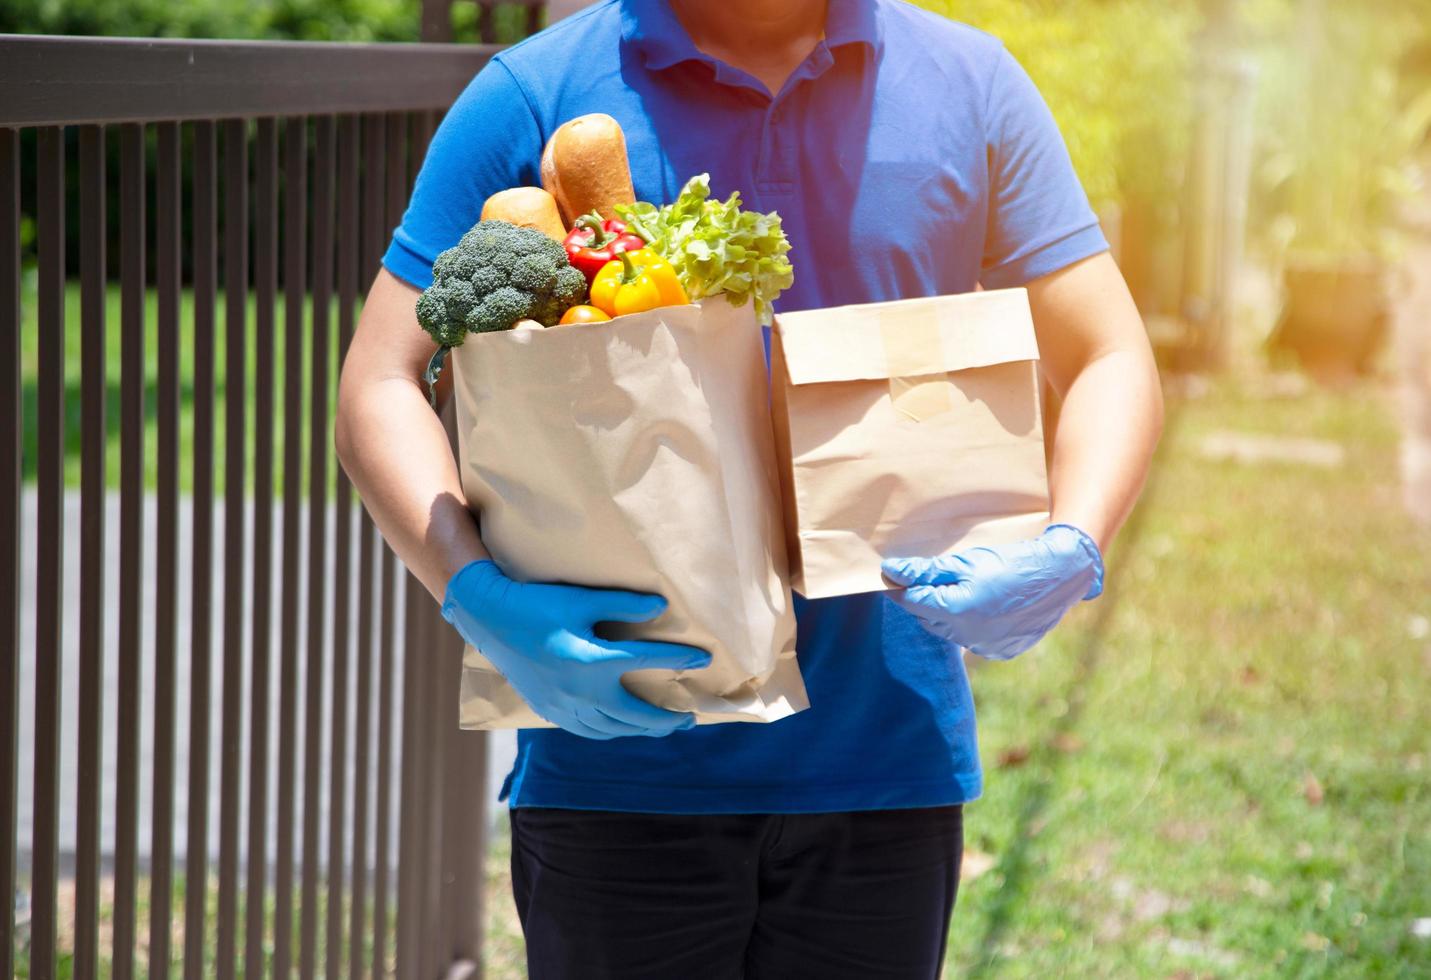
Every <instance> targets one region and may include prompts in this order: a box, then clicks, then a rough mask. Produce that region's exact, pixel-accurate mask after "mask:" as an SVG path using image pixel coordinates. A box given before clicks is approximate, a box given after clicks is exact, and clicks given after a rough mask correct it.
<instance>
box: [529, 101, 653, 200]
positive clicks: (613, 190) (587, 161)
mask: <svg viewBox="0 0 1431 980" xmlns="http://www.w3.org/2000/svg"><path fill="white" fill-rule="evenodd" d="M542 186H543V187H545V188H546V189H547V190H548V191H550V192H551V194H552V196H553V197H555V198H556V201H557V207H558V208H559V209H560V211H561V217H562V220H563V221H565V222H566V223H567V224H568V225H571V224H573V223H575V221H576V219H577V218H580V217H581V216H582V215H584V214H588V213H590V212H592V211H597V212H600V214H601V216H602V217H603V218H614V217H616V205H618V204H634V203H636V192H635V190H634V189H633V188H632V186H631V164H630V163H629V162H628V160H627V158H626V136H625V135H624V134H623V133H622V132H621V126H620V124H618V123H617V122H616V120H615V119H612V118H611V117H610V116H608V115H606V114H605V113H601V112H593V113H590V114H589V115H585V116H578V117H576V118H575V119H573V120H571V121H569V122H566V123H563V124H562V125H561V126H559V127H558V128H557V131H556V132H555V133H552V137H551V139H549V140H547V145H546V148H545V149H544V150H543V151H542Z"/></svg>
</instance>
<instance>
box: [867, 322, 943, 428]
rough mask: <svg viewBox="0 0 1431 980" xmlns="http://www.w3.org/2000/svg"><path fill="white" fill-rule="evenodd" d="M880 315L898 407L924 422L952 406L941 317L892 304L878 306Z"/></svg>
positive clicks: (892, 395) (891, 392)
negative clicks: (895, 307) (888, 306)
mask: <svg viewBox="0 0 1431 980" xmlns="http://www.w3.org/2000/svg"><path fill="white" fill-rule="evenodd" d="M878 316H879V333H880V340H881V342H882V343H883V345H884V358H885V364H886V367H887V368H888V370H889V397H890V401H891V403H893V405H894V407H895V409H896V410H897V411H899V412H901V413H903V414H904V415H907V416H909V417H910V418H912V419H913V420H914V421H916V422H922V421H924V420H925V419H927V418H932V417H933V416H935V415H939V414H940V413H942V412H947V411H949V410H950V409H951V408H953V407H954V399H953V395H952V394H951V393H950V390H949V389H950V385H951V382H950V380H949V375H948V373H947V372H946V371H945V370H944V368H943V363H944V357H943V346H944V345H943V339H942V338H941V336H940V333H939V320H938V318H937V317H932V316H928V315H919V314H917V313H913V312H912V311H910V310H904V311H900V310H897V309H892V308H887V309H881V310H879V311H878Z"/></svg>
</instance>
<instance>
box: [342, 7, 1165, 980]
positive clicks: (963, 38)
mask: <svg viewBox="0 0 1431 980" xmlns="http://www.w3.org/2000/svg"><path fill="white" fill-rule="evenodd" d="M588 112H604V113H607V114H609V115H611V116H614V117H615V118H616V120H617V121H618V122H619V123H620V124H621V126H622V128H623V129H624V131H625V134H626V139H627V145H628V150H629V153H630V158H631V169H632V175H633V180H634V184H635V190H636V195H637V197H638V198H640V199H642V200H648V201H653V202H656V203H662V202H666V201H670V200H672V199H673V198H674V197H675V195H676V193H677V191H678V190H679V189H680V187H681V185H682V184H683V183H684V182H685V180H686V179H687V178H688V177H690V176H691V175H693V174H696V173H702V172H709V173H710V175H711V185H712V191H713V193H714V194H716V195H718V196H724V195H726V194H728V193H730V192H731V191H732V190H739V191H740V192H741V193H742V195H743V197H744V199H745V201H746V204H747V206H749V207H751V208H753V209H757V210H761V211H768V210H775V211H779V212H780V214H781V217H782V218H783V220H784V225H785V228H786V230H787V232H788V234H789V237H790V240H791V243H792V250H791V253H790V255H791V259H792V261H793V263H794V266H795V284H794V286H793V288H791V289H790V290H789V291H788V292H786V293H785V294H784V295H783V296H782V297H781V299H780V301H779V303H778V304H777V305H778V307H779V308H780V309H783V310H798V309H808V308H815V307H823V306H833V305H839V304H845V303H864V302H875V301H881V300H892V299H900V298H908V297H914V296H930V295H939V294H949V293H960V292H967V291H970V290H973V289H975V288H978V287H980V286H983V287H985V288H1001V287H1010V286H1027V287H1028V288H1029V295H1030V302H1031V304H1032V306H1033V311H1034V319H1035V324H1036V328H1037V331H1038V337H1039V344H1040V349H1041V355H1042V359H1043V368H1044V370H1045V372H1046V374H1047V376H1048V378H1049V379H1050V381H1051V382H1052V384H1053V385H1054V387H1055V388H1056V389H1057V390H1058V391H1059V393H1060V394H1061V395H1062V397H1063V410H1062V418H1061V423H1060V425H1059V428H1058V432H1057V437H1056V442H1055V447H1054V456H1053V466H1052V471H1051V483H1052V488H1053V499H1054V503H1053V520H1054V523H1053V524H1052V525H1051V526H1050V528H1049V529H1048V531H1047V532H1045V534H1044V535H1043V536H1041V537H1040V538H1038V539H1036V540H1034V541H1029V542H1023V543H1021V544H1017V545H1012V546H1009V547H1006V548H998V549H979V550H977V551H976V552H971V553H968V554H965V555H960V556H953V557H948V558H938V557H930V556H911V558H910V560H908V561H904V562H891V563H889V564H888V565H887V567H886V571H887V573H888V575H889V577H890V578H891V581H893V582H895V583H897V584H899V585H902V586H906V588H903V589H896V590H894V591H892V592H890V593H875V594H870V595H859V596H849V597H843V598H836V599H827V600H820V601H811V602H806V601H803V600H798V599H797V604H796V612H797V617H798V647H799V649H798V656H799V662H800V668H801V672H802V673H803V675H804V677H805V682H806V686H807V689H808V691H809V695H810V702H811V707H810V708H809V710H807V711H804V712H802V713H799V714H797V715H794V716H793V717H790V718H788V719H785V720H783V721H780V722H778V723H775V724H772V725H736V724H732V725H712V726H703V727H701V728H691V727H690V726H689V724H688V721H689V719H687V718H685V717H684V716H682V715H679V714H677V713H673V712H668V711H664V710H663V709H658V708H655V707H654V706H651V705H647V704H646V703H645V702H641V701H639V700H638V699H635V698H634V697H631V696H630V695H629V694H627V693H626V692H625V691H624V689H623V688H621V686H620V674H621V672H622V671H623V670H627V669H634V668H635V667H636V666H652V665H653V664H663V665H667V666H686V667H689V666H691V664H693V663H694V662H695V660H693V659H692V658H693V652H692V651H690V650H687V649H684V648H679V647H670V648H666V649H659V650H650V649H647V650H644V651H642V652H641V654H640V656H639V657H638V656H637V654H636V653H635V652H634V651H632V650H630V649H627V648H623V647H622V645H620V644H608V643H603V642H601V641H600V640H598V639H597V638H596V634H595V632H594V630H593V627H594V625H595V623H596V622H597V621H603V620H612V619H624V620H628V621H640V620H643V619H647V618H650V617H652V616H654V615H657V614H658V613H659V611H660V601H659V599H653V598H651V597H642V596H634V595H631V594H629V593H619V592H607V591H605V590H596V589H579V588H573V587H569V586H553V585H544V584H539V583H536V584H526V583H523V584H518V583H514V582H512V581H510V580H508V579H506V577H505V576H503V575H502V573H501V572H500V570H499V569H497V567H496V566H495V565H494V564H493V563H492V562H491V561H490V560H489V559H488V558H487V554H486V552H485V550H484V549H483V548H482V543H481V540H480V537H479V534H478V529H477V525H476V522H475V521H474V520H473V518H472V516H471V515H470V514H469V513H468V511H467V509H466V507H465V505H464V504H463V498H462V491H461V484H460V480H459V477H458V474H457V470H456V468H455V466H454V465H453V461H452V457H451V453H450V451H449V450H448V446H447V442H446V439H445V437H444V435H443V433H442V430H441V427H440V425H439V424H438V422H437V420H436V418H435V417H434V416H433V415H432V414H431V412H430V410H429V409H428V407H427V403H426V399H425V396H424V393H423V391H422V389H421V387H420V383H419V380H418V379H419V378H420V376H421V373H422V369H423V366H424V365H425V364H426V361H427V359H428V357H429V356H430V355H431V353H432V351H433V344H432V342H431V341H430V340H429V339H428V338H427V336H426V335H425V334H424V333H423V332H422V331H421V329H420V328H419V327H418V325H417V322H416V319H415V316H414V312H413V309H414V305H415V302H416V299H417V296H418V292H419V290H420V289H422V288H423V287H425V286H426V285H428V284H429V283H430V282H431V275H432V263H433V261H434V259H435V258H436V256H437V254H438V253H439V252H441V251H442V250H443V249H446V248H448V247H450V246H451V245H452V244H454V243H455V242H456V241H457V239H458V238H459V237H460V236H461V235H462V233H463V232H465V231H466V230H467V229H468V228H469V227H470V226H471V225H472V224H473V223H474V222H475V221H476V220H477V217H478V214H479V211H480V209H481V206H482V203H483V201H484V200H485V199H486V198H487V197H488V196H489V195H491V194H492V193H494V192H496V191H499V190H502V189H504V188H507V187H515V186H521V185H537V184H539V183H540V179H539V162H540V157H541V151H542V147H543V145H544V144H545V142H546V139H547V137H548V136H550V134H551V133H552V132H553V130H555V129H556V127H558V126H559V125H561V124H562V123H563V122H565V121H566V120H568V119H571V118H573V117H575V116H578V115H582V114H584V113H588ZM384 265H385V271H384V272H382V273H381V274H380V275H379V277H378V280H377V281H376V282H375V283H374V286H373V289H372V292H371V294H370V296H369V298H368V302H367V305H366V306H365V308H364V311H363V317H362V322H361V324H360V326H359V329H358V332H357V335H356V337H355V339H354V342H353V345H352V348H351V351H350V354H349V356H348V361H347V363H346V365H345V368H344V373H343V379H342V387H341V392H340V405H339V415H338V432H337V438H338V447H339V452H340V454H341V456H342V458H343V461H344V464H345V466H346V467H347V469H348V471H349V473H350V474H351V476H352V478H353V481H354V483H355V484H356V485H357V486H358V488H359V489H360V491H361V492H362V495H363V498H364V500H365V502H366V503H367V505H368V507H369V508H370V510H371V511H372V513H373V515H374V518H375V519H376V521H377V523H378V525H379V526H380V528H381V529H382V531H383V533H384V534H385V535H386V537H387V539H388V541H389V542H390V543H391V544H392V546H393V547H394V548H395V550H396V551H397V552H398V554H399V555H400V556H401V557H402V558H403V560H404V561H405V562H406V563H407V565H408V566H409V568H411V569H412V571H413V572H414V574H415V575H417V577H418V578H419V579H420V580H421V581H422V582H423V583H424V584H425V585H426V586H427V588H428V589H429V590H430V591H431V592H432V594H433V595H434V596H435V597H437V598H438V599H440V600H442V601H443V602H444V614H445V615H446V616H447V617H448V619H449V620H450V621H452V622H453V623H454V625H456V626H457V628H458V629H459V630H460V631H461V632H462V633H463V635H464V636H465V637H466V638H467V639H468V640H469V642H475V643H477V644H478V645H479V646H481V647H482V649H483V650H484V652H487V653H488V654H489V656H490V657H491V658H492V659H493V660H494V662H497V663H498V665H499V666H500V667H502V668H503V670H504V673H507V675H508V678H509V680H511V681H512V682H513V684H514V686H516V687H517V689H518V691H519V692H520V693H521V694H522V695H523V696H524V697H526V698H527V700H528V701H529V702H530V703H531V704H532V705H533V707H534V708H536V709H537V710H538V712H539V713H541V714H543V715H544V716H545V717H547V718H549V719H550V720H553V721H555V722H556V723H557V724H558V725H559V726H561V727H559V728H557V729H553V730H540V731H524V732H522V733H521V735H520V738H519V748H518V756H517V761H516V764H515V766H514V769H513V772H512V774H511V775H510V776H509V777H508V783H507V791H508V793H509V800H510V804H511V806H512V808H513V809H512V828H513V848H512V850H513V856H512V862H513V880H514V888H515V891H516V893H517V900H518V908H519V911H520V912H521V915H522V921H523V927H524V931H525V932H526V935H527V945H528V959H529V969H530V972H531V975H532V976H533V977H537V978H542V977H583V978H589V977H607V976H609V977H620V978H635V977H653V978H661V977H686V976H690V977H707V976H709V977H735V976H742V975H743V976H746V977H752V978H754V977H798V976H820V977H844V976H849V977H872V976H894V977H926V976H935V975H937V973H938V972H939V968H940V964H941V963H942V959H943V951H944V937H945V933H946V930H947V925H948V919H949V915H950V913H951V911H952V908H953V901H954V895H955V889H956V887H957V883H958V864H959V853H960V848H961V846H962V829H961V820H962V810H961V807H962V804H964V803H966V802H968V801H970V800H972V799H974V798H975V797H977V796H978V795H979V793H980V789H981V775H980V769H979V760H978V752H977V746H976V742H975V730H974V713H973V702H972V699H971V696H970V692H969V685H968V680H967V678H966V676H965V673H964V668H963V661H962V657H961V648H968V649H971V650H972V651H974V652H975V653H980V654H984V655H986V656H990V657H995V658H1000V659H1003V658H1007V657H1011V656H1014V655H1016V654H1018V653H1020V652H1022V651H1023V650H1024V649H1027V648H1028V647H1029V646H1032V644H1033V643H1035V642H1036V641H1037V639H1038V638H1039V637H1040V636H1041V635H1043V633H1045V632H1046V631H1047V630H1048V629H1050V628H1052V627H1053V626H1054V625H1055V624H1056V623H1057V622H1058V620H1059V619H1060V618H1061V617H1062V615H1063V613H1064V612H1065V611H1066V610H1067V609H1068V608H1069V607H1071V606H1072V605H1074V604H1075V603H1077V602H1078V601H1080V600H1081V599H1083V598H1092V597H1094V596H1096V595H1097V594H1098V592H1099V590H1100V589H1101V582H1102V563H1101V558H1100V548H1101V547H1102V546H1106V544H1107V542H1108V541H1109V540H1110V539H1111V538H1112V536H1113V535H1114V533H1115V532H1116V530H1117V528H1118V527H1119V525H1120V524H1121V523H1122V521H1123V520H1124V518H1125V517H1126V516H1127V513H1128V511H1129V510H1130V509H1131V507H1132V505H1133V502H1134V500H1135V499H1136V496H1137V493H1138V491H1139V489H1140V487H1141V485H1142V482H1143V479H1144V476H1145V473H1146V469H1147V465H1148V460H1149V457H1150V456H1151V453H1152V449H1153V446H1154V444H1155V442H1156V440H1157V434H1158V431H1159V427H1160V425H1161V411H1162V405H1161V399H1160V396H1159V393H1158V383H1157V375H1156V370H1155V368H1154V366H1153V363H1152V359H1151V356H1150V353H1149V350H1148V345H1147V341H1146V338H1145V334H1144V332H1143V329H1142V324H1141V321H1140V320H1139V317H1138V314H1137V311H1136V310H1135V308H1134V307H1133V304H1132V302H1131V300H1130V298H1129V296H1128V292H1127V289H1126V287H1125V285H1124V283H1123V280H1122V277H1121V275H1120V274H1119V272H1118V270H1117V267H1116V266H1115V265H1114V264H1113V262H1112V260H1111V259H1110V258H1109V256H1108V254H1107V246H1106V244H1105V242H1104V239H1103V236H1102V234H1101V233H1100V231H1099V228H1098V224H1097V221H1096V219H1095V217H1094V215H1093V213H1092V211H1091V209H1090V208H1089V205H1088V201H1087V199H1086V197H1085V195H1084V193H1083V191H1082V189H1081V188H1080V186H1079V184H1078V181H1077V178H1076V176H1075V175H1074V173H1073V169H1072V166H1071V164H1070V162H1069V158H1068V154H1067V152H1066V150H1065V148H1064V145H1063V142H1062V140H1061V138H1060V137H1059V134H1058V131H1057V129H1056V127H1055V125H1054V122H1053V120H1052V118H1051V116H1050V115H1049V112H1048V110H1047V108H1046V107H1045V105H1044V103H1043V101H1042V100H1041V98H1040V97H1039V95H1038V93H1037V91H1036V90H1035V89H1034V87H1033V84H1032V83H1031V82H1030V80H1029V78H1028V76H1027V75H1026V74H1025V73H1024V72H1023V70H1022V69H1021V68H1020V67H1019V65H1018V64H1017V63H1016V62H1015V61H1014V60H1013V59H1012V58H1011V57H1010V56H1009V55H1008V54H1007V52H1006V51H1005V50H1004V49H1003V47H1002V46H1001V45H1000V43H999V42H998V41H997V40H996V39H994V38H991V37H989V36H987V35H985V34H982V33H980V32H978V31H975V30H973V29H971V28H968V27H965V26H963V25H959V24H956V23H953V22H950V21H948V20H945V19H942V18H939V17H937V16H934V15H932V14H929V13H927V12H925V11H921V10H919V9H917V8H914V7H912V6H908V5H906V4H904V3H902V2H899V0H779V2H777V0H722V2H720V3H709V2H698V0H606V2H604V3H600V4H597V5H596V6H593V7H591V8H589V9H587V10H585V11H583V12H582V13H580V14H578V15H576V16H574V17H571V18H569V19H567V20H565V21H562V22H561V23H559V24H557V25H555V26H553V27H552V28H550V29H548V30H546V31H543V32H542V33H541V34H539V35H537V36H536V37H534V38H531V39H529V40H528V41H526V42H523V43H522V44H519V45H517V46H515V47H513V48H510V49H507V50H505V51H503V52H502V53H500V54H499V55H498V56H497V57H496V58H494V59H493V61H492V63H491V64H490V65H488V66H487V67H486V68H485V69H484V70H483V71H482V72H481V73H480V74H479V75H478V76H477V78H476V79H474V80H473V82H472V84H471V86H470V87H469V88H468V90H467V91H466V93H465V94H464V95H463V96H462V97H461V98H460V99H459V100H458V102H457V103H456V105H455V106H454V107H453V109H452V111H451V112H450V113H449V114H448V116H447V118H446V119H445V120H444V122H443V124H442V126H441V128H440V129H439V130H438V132H437V134H436V136H435V138H434V140H433V142H432V145H431V148H430V150H429V152H428V157H427V160H426V162H425V163H424V165H423V168H422V172H421V174H420V176H419V178H418V182H417V187H416V190H415V192H414V195H413V198H412V202H411V204H410V206H409V209H408V212H407V214H406V216H405V217H404V219H403V223H402V226H401V227H400V228H399V229H398V230H397V232H396V234H395V237H394V240H393V243H392V246H391V248H390V249H389V251H388V253H387V255H386V257H385V260H384ZM949 465H950V466H959V465H960V461H959V460H958V459H951V460H949ZM653 658H654V659H653ZM642 736H664V737H642Z"/></svg>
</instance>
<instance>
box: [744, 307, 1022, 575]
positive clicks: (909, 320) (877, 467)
mask: <svg viewBox="0 0 1431 980" xmlns="http://www.w3.org/2000/svg"><path fill="white" fill-rule="evenodd" d="M772 348H773V349H772V366H771V377H772V382H771V387H772V410H773V415H774V421H775V443H776V454H777V456H778V457H779V462H780V477H781V490H782V497H783V501H784V509H785V532H786V551H787V552H788V554H789V556H790V568H791V583H792V585H793V586H794V588H795V591H797V592H799V593H801V594H802V595H805V596H807V597H809V598H820V597H824V596H832V595H847V594H852V593H857V592H873V591H877V590H880V589H886V588H889V583H888V582H887V581H885V579H884V577H883V575H882V574H881V573H880V562H881V560H883V559H884V558H888V557H901V556H933V555H941V554H948V553H950V552H953V551H957V550H960V549H962V548H966V547H974V546H977V545H980V544H995V543H1003V542H1007V541H1014V540H1018V539H1020V538H1026V537H1032V536H1034V535H1037V534H1038V533H1039V532H1040V531H1041V530H1042V529H1043V528H1044V526H1045V525H1046V524H1047V521H1048V506H1049V504H1048V474H1047V471H1046V468H1045V462H1044V445H1043V423H1042V420H1041V416H1040V406H1039V378H1038V344H1037V341H1036V339H1035V337H1034V330H1033V317H1032V315H1031V314H1030V311H1029V304H1028V295H1027V293H1026V292H1025V291H1024V290H1022V289H1010V290H999V291H994V292H984V293H970V294H967V295H961V296H936V297H931V298H925V299H910V300H900V301H897V302H892V303H870V304H865V305H860V306H842V307H833V308H829V309H823V310H808V311H804V312H799V313H788V314H782V315H780V316H779V317H777V318H776V323H775V329H774V342H773V345H772Z"/></svg>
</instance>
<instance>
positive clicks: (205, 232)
mask: <svg viewBox="0 0 1431 980" xmlns="http://www.w3.org/2000/svg"><path fill="white" fill-rule="evenodd" d="M217 159H218V147H217V140H216V130H215V127H214V124H213V123H212V122H208V121H205V122H199V123H195V124H194V189H193V236H194V449H193V465H194V479H193V488H194V493H193V508H194V518H193V559H194V564H193V569H192V573H193V603H192V611H191V613H190V624H191V626H192V634H191V636H190V642H189V649H190V667H189V797H188V799H189V803H188V808H189V811H188V830H187V841H186V847H187V851H188V854H187V857H186V859H185V864H184V980H198V978H200V977H203V976H205V963H204V923H205V918H206V916H205V905H206V900H207V898H208V890H209V858H208V853H209V852H208V837H209V702H210V698H209V681H210V677H211V672H212V667H213V665H212V656H213V635H212V629H213V613H212V607H211V604H212V601H213V546H214V545H213V536H214V529H213V527H214V513H213V497H214V301H215V291H216V281H217V278H218V248H217V239H218V227H217V209H218V176H217V174H218V164H217Z"/></svg>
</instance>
